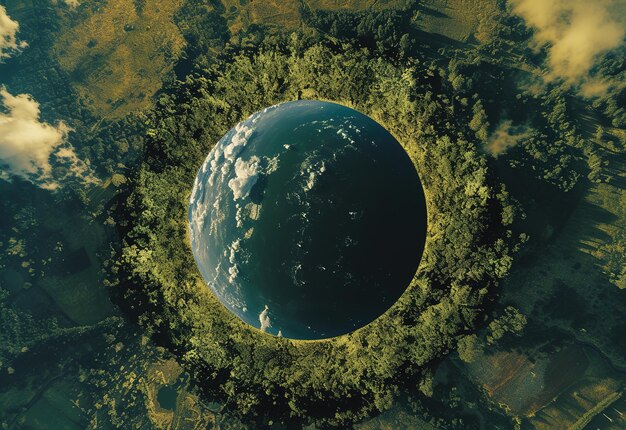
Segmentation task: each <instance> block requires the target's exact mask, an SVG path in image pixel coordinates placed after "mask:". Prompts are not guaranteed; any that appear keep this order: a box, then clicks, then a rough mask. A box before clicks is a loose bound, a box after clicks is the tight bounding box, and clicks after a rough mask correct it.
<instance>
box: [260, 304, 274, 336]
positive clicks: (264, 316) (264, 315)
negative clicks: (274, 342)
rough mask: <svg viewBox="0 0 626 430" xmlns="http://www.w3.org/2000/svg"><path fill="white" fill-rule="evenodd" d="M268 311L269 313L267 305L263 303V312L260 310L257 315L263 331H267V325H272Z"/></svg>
mask: <svg viewBox="0 0 626 430" xmlns="http://www.w3.org/2000/svg"><path fill="white" fill-rule="evenodd" d="M268 313H269V308H268V307H267V305H265V309H263V312H261V314H260V315H259V322H260V323H261V331H262V332H264V333H265V332H266V331H267V329H268V328H269V327H271V326H272V324H271V322H270V317H269V315H268Z"/></svg>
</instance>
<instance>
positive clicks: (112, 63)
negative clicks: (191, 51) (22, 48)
mask: <svg viewBox="0 0 626 430" xmlns="http://www.w3.org/2000/svg"><path fill="white" fill-rule="evenodd" d="M181 5H182V0H172V1H167V2H160V1H157V0H145V1H144V6H143V7H142V8H141V9H140V10H137V8H136V7H135V2H133V1H132V0H106V1H105V2H102V3H100V2H98V3H92V4H85V5H84V6H81V7H80V8H79V9H78V12H75V13H70V16H68V17H67V24H68V26H69V28H68V29H67V30H65V31H63V32H62V33H61V34H60V35H59V37H58V39H57V42H56V44H55V47H54V52H55V54H56V57H57V58H58V61H59V64H60V65H61V67H62V68H63V69H64V70H65V71H67V72H69V74H70V76H71V77H72V81H73V84H74V86H75V88H76V90H77V91H78V93H79V95H80V97H81V98H82V99H83V102H84V103H85V104H86V105H87V106H88V107H90V108H91V109H92V111H94V113H96V114H97V115H99V116H102V117H106V118H117V117H122V116H124V115H126V114H128V113H129V112H134V111H138V110H141V109H145V108H147V107H149V106H150V103H151V97H152V95H154V93H155V92H156V91H158V90H159V89H160V88H161V85H162V80H163V78H164V77H166V76H167V75H168V74H169V73H171V71H172V67H173V65H174V61H175V60H176V58H177V57H178V55H179V54H180V52H181V50H182V49H183V46H184V39H183V37H182V35H181V34H180V32H179V31H178V28H177V27H176V25H175V24H174V22H173V16H174V14H175V13H176V12H177V11H178V9H179V8H180V6H181Z"/></svg>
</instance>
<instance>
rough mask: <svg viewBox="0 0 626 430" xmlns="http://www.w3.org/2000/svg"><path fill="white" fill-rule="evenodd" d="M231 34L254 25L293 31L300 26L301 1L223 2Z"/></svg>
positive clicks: (233, 0) (224, 0) (236, 0)
mask: <svg viewBox="0 0 626 430" xmlns="http://www.w3.org/2000/svg"><path fill="white" fill-rule="evenodd" d="M222 3H223V4H224V8H225V10H226V12H225V17H226V19H227V20H228V27H229V29H230V32H231V34H233V35H236V34H238V33H239V32H240V31H245V30H247V29H248V27H250V26H251V25H253V24H257V25H259V24H262V25H266V26H269V27H277V28H279V29H281V30H287V31H289V30H293V29H296V28H298V27H299V26H300V23H301V16H300V1H299V0H263V1H258V0H257V1H252V2H250V1H243V2H241V1H240V0H222Z"/></svg>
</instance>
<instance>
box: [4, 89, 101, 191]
mask: <svg viewBox="0 0 626 430" xmlns="http://www.w3.org/2000/svg"><path fill="white" fill-rule="evenodd" d="M2 107H3V108H4V112H0V172H2V176H4V177H5V178H6V177H8V176H11V175H13V176H19V177H21V178H23V179H26V180H28V181H30V182H32V183H34V184H36V185H39V186H40V187H42V188H46V189H56V188H58V186H59V185H58V182H57V181H56V180H55V179H54V177H53V173H52V165H51V163H50V161H51V160H54V161H55V162H56V163H58V164H61V165H64V166H67V168H68V171H69V174H71V175H74V176H77V177H80V178H82V179H83V180H84V181H85V182H90V183H95V182H97V180H96V179H95V178H94V177H93V176H92V175H91V173H90V170H89V167H88V166H87V165H86V164H85V163H84V162H83V161H81V160H80V159H79V158H78V157H77V156H76V154H75V153H74V150H73V148H72V147H71V145H69V143H67V141H66V138H67V135H68V133H69V132H70V131H71V130H70V128H69V127H68V126H67V125H66V124H65V123H63V122H59V123H58V124H56V125H52V124H48V123H45V122H41V121H40V118H39V114H40V110H39V103H37V102H36V101H35V100H33V98H32V97H31V96H30V95H28V94H18V95H15V96H14V95H12V94H10V93H9V92H8V91H7V89H6V88H5V87H0V108H2Z"/></svg>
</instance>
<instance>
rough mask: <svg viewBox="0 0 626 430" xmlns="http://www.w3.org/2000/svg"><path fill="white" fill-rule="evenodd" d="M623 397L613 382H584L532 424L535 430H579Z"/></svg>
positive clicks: (553, 404)
mask: <svg viewBox="0 0 626 430" xmlns="http://www.w3.org/2000/svg"><path fill="white" fill-rule="evenodd" d="M620 396H621V391H620V386H619V384H618V383H617V382H616V381H615V380H613V379H600V380H583V381H580V382H578V383H576V384H574V385H573V386H572V387H570V388H569V389H568V390H567V391H566V392H565V393H563V394H561V395H560V396H559V398H558V399H556V400H555V401H554V402H553V403H551V404H550V405H548V406H547V407H545V408H544V409H542V410H541V411H539V412H538V413H537V414H536V415H535V416H534V417H533V418H532V419H531V420H530V423H531V424H532V426H533V427H534V428H535V429H536V430H550V429H555V428H563V429H571V430H580V429H583V428H585V426H586V424H588V423H589V422H590V421H591V419H592V418H593V417H595V416H597V415H598V414H601V413H602V411H604V410H605V409H606V408H607V407H609V406H610V405H611V404H612V403H613V402H615V401H616V400H618V399H619V398H620Z"/></svg>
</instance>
